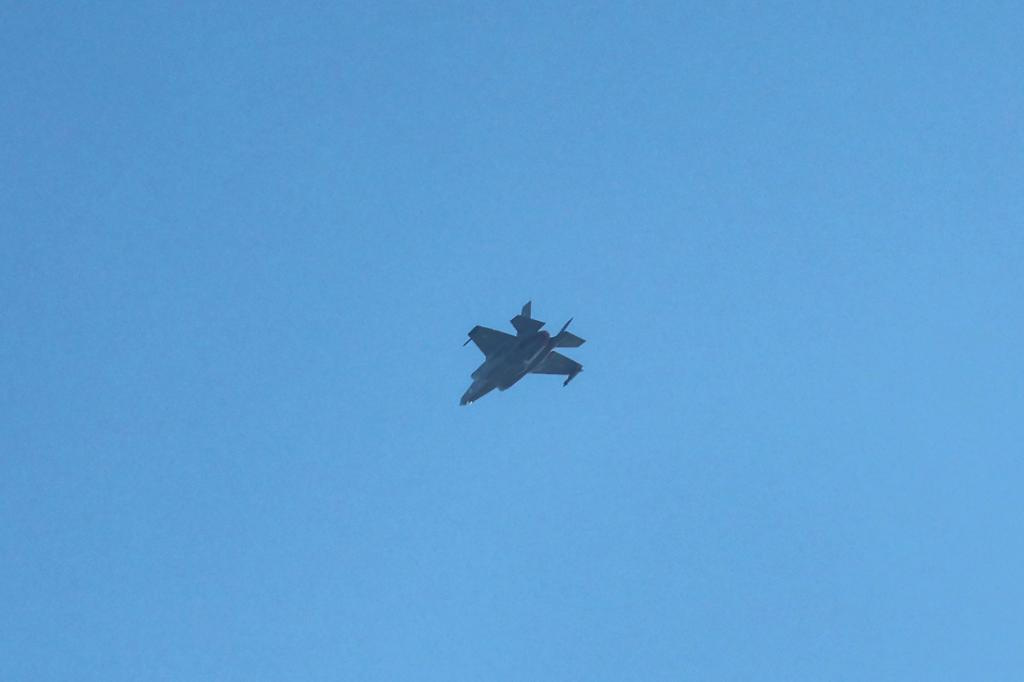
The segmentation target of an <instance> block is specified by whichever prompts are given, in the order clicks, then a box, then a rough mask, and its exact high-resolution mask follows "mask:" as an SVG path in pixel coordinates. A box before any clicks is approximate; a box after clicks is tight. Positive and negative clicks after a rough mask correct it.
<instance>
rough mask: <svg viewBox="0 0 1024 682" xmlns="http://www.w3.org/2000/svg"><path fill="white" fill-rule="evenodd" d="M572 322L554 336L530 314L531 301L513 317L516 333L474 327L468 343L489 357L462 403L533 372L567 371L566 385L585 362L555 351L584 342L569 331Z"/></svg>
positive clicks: (553, 372) (499, 388)
mask: <svg viewBox="0 0 1024 682" xmlns="http://www.w3.org/2000/svg"><path fill="white" fill-rule="evenodd" d="M569 322H572V318H569ZM569 322H566V323H565V326H563V327H562V330H561V331H560V332H558V333H557V334H555V335H554V336H551V335H550V334H548V333H547V332H546V331H541V327H543V326H544V323H543V322H541V321H540V320H535V319H533V318H531V317H530V302H527V304H526V305H524V306H523V312H522V313H520V314H519V315H516V316H515V317H513V318H512V326H513V327H515V328H516V335H515V336H512V335H511V334H506V333H505V332H500V331H498V330H497V329H489V328H487V327H481V326H480V325H477V326H475V327H473V328H472V329H471V330H470V331H469V339H468V340H467V341H466V343H469V342H470V341H472V342H473V343H475V344H476V345H477V348H479V349H480V351H481V352H482V353H483V354H484V356H485V358H486V359H485V360H484V364H482V365H480V366H479V367H477V368H476V371H475V372H473V374H471V375H470V376H471V377H472V379H473V383H472V385H470V387H469V388H468V389H467V390H466V392H465V393H464V394H463V396H462V400H461V401H460V402H459V404H460V405H467V404H469V403H471V402H473V401H474V400H479V399H480V398H482V397H483V396H485V395H487V394H488V393H490V392H491V391H493V390H494V389H495V388H497V389H498V390H499V391H504V390H505V389H506V388H508V387H509V386H511V385H513V384H514V383H516V382H517V381H519V380H520V379H522V378H523V377H524V376H526V375H527V374H531V373H532V374H564V375H566V376H567V378H566V380H565V383H563V384H562V385H563V386H566V385H567V384H568V383H569V382H570V381H572V380H573V377H575V376H576V375H577V374H579V373H580V372H582V371H583V365H581V364H580V363H578V362H576V361H575V360H570V359H569V358H567V357H565V356H564V355H562V354H561V353H557V352H555V349H556V348H576V347H577V346H582V345H583V343H584V340H583V339H581V338H580V337H578V336H576V335H575V334H572V333H570V332H567V331H565V330H566V329H567V328H568V327H569ZM466 343H464V344H462V345H466Z"/></svg>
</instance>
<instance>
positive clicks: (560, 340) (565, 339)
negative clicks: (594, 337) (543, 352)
mask: <svg viewBox="0 0 1024 682" xmlns="http://www.w3.org/2000/svg"><path fill="white" fill-rule="evenodd" d="M555 341H556V342H557V343H556V344H555V345H557V346H558V347H559V348H578V347H579V346H582V345H583V344H585V343H586V342H587V340H586V339H581V338H580V337H578V336H576V335H575V334H573V333H572V332H562V333H560V334H559V335H558V336H556V337H555Z"/></svg>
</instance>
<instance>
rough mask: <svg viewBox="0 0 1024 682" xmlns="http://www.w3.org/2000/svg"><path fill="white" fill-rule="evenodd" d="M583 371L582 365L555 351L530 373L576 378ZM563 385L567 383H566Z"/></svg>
mask: <svg viewBox="0 0 1024 682" xmlns="http://www.w3.org/2000/svg"><path fill="white" fill-rule="evenodd" d="M582 369H583V365H581V364H580V363H578V362H576V361H575V360H570V359H569V358H567V357H565V356H564V355H562V354H561V353H558V352H557V351H551V353H549V354H548V356H547V357H546V358H544V360H543V361H542V362H541V363H540V364H539V365H537V366H536V367H534V368H533V369H532V370H531V371H532V372H533V373H534V374H568V375H569V378H570V379H571V378H572V377H574V376H576V375H577V374H579V373H580V370H582ZM565 383H569V382H568V381H566V382H565Z"/></svg>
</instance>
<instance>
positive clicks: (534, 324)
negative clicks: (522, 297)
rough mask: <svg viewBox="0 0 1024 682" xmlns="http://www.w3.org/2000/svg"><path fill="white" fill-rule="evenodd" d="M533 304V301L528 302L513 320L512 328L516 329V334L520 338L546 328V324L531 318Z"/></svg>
mask: <svg viewBox="0 0 1024 682" xmlns="http://www.w3.org/2000/svg"><path fill="white" fill-rule="evenodd" d="M531 303H532V301H527V302H526V305H524V306H523V311H522V312H521V313H520V314H518V315H516V316H515V317H513V318H512V326H513V327H515V328H516V333H518V334H519V336H525V335H526V334H532V333H534V332H535V331H537V330H538V329H540V328H541V327H543V326H544V323H543V322H541V321H540V320H535V319H533V318H531V317H530V309H531Z"/></svg>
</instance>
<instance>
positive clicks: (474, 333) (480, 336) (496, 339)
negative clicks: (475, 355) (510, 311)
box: [466, 325, 516, 357]
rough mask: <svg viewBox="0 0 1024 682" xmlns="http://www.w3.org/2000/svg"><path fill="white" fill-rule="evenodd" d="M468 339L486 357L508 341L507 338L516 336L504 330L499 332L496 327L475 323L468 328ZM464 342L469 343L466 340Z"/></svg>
mask: <svg viewBox="0 0 1024 682" xmlns="http://www.w3.org/2000/svg"><path fill="white" fill-rule="evenodd" d="M469 338H470V340H471V341H472V342H473V343H475V344H476V347H477V348H479V349H480V352H481V353H483V354H484V355H485V356H487V357H491V356H492V355H494V353H496V352H497V351H498V349H500V348H501V347H502V346H504V345H505V344H506V343H508V342H509V339H514V338H516V337H514V336H512V335H511V334H506V333H505V332H499V331H498V330H497V329H490V328H489V327H481V326H480V325H477V326H475V327H473V328H472V329H470V330H469ZM466 343H469V341H467V342H466Z"/></svg>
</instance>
